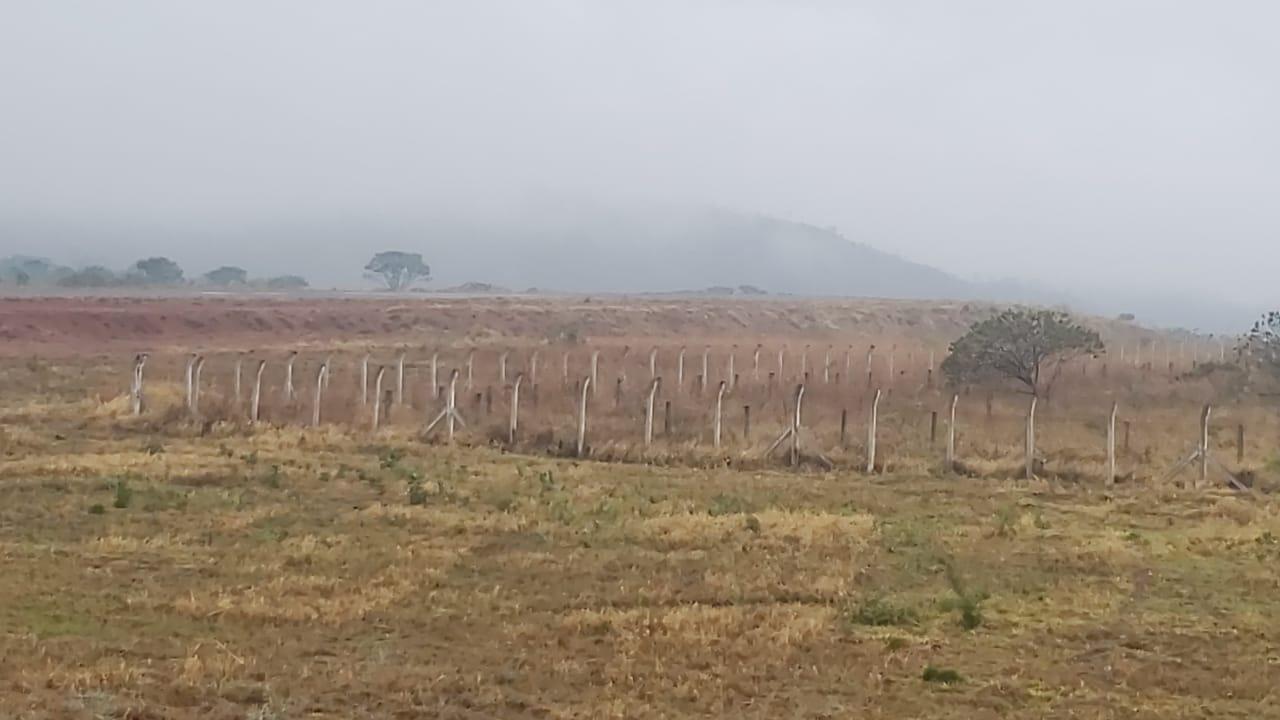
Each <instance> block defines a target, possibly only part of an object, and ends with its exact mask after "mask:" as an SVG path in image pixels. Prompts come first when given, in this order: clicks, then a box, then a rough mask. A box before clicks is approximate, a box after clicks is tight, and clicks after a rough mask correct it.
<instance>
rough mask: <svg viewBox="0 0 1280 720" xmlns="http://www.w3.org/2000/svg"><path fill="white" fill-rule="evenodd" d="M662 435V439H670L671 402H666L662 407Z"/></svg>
mask: <svg viewBox="0 0 1280 720" xmlns="http://www.w3.org/2000/svg"><path fill="white" fill-rule="evenodd" d="M662 435H663V437H671V401H670V400H668V401H666V403H665V404H663V406H662Z"/></svg>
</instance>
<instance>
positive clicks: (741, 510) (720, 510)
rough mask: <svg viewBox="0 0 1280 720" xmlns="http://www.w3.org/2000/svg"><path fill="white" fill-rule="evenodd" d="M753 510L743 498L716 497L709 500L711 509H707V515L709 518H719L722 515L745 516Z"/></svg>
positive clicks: (722, 495)
mask: <svg viewBox="0 0 1280 720" xmlns="http://www.w3.org/2000/svg"><path fill="white" fill-rule="evenodd" d="M752 510H754V508H753V507H752V506H751V503H749V502H747V501H746V499H745V498H741V497H738V496H737V495H724V494H720V495H716V496H715V497H713V498H711V507H709V508H707V514H708V515H710V516H711V517H720V516H722V515H745V514H747V513H749V512H751V511H752Z"/></svg>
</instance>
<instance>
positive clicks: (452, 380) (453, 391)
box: [444, 368, 474, 444]
mask: <svg viewBox="0 0 1280 720" xmlns="http://www.w3.org/2000/svg"><path fill="white" fill-rule="evenodd" d="M445 402H446V403H447V406H448V407H447V409H448V411H449V413H448V418H447V419H446V420H445V423H444V426H445V431H446V434H447V435H448V438H449V443H450V444H453V433H454V431H455V430H456V427H455V423H456V420H457V418H458V369H457V368H454V369H453V372H451V373H449V397H448V398H447V399H446V401H445ZM473 419H474V416H473Z"/></svg>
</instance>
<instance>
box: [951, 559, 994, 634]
mask: <svg viewBox="0 0 1280 720" xmlns="http://www.w3.org/2000/svg"><path fill="white" fill-rule="evenodd" d="M946 573H947V583H948V584H949V585H951V592H952V593H954V594H955V597H953V598H950V599H948V600H947V601H946V602H945V603H943V607H944V608H945V609H947V610H957V611H959V613H960V627H962V628H964V629H965V630H976V629H978V628H979V627H981V626H982V623H983V616H982V603H983V602H984V601H985V600H986V599H987V597H988V596H987V594H986V593H985V592H982V591H973V590H970V589H968V588H967V587H966V586H965V583H964V579H963V578H961V577H960V573H959V571H957V570H956V567H955V564H953V563H950V562H948V563H947V564H946Z"/></svg>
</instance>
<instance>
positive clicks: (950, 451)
mask: <svg viewBox="0 0 1280 720" xmlns="http://www.w3.org/2000/svg"><path fill="white" fill-rule="evenodd" d="M959 403H960V396H959V395H958V394H957V395H952V396H951V421H950V422H948V423H947V472H952V471H953V470H955V469H956V405H958V404H959Z"/></svg>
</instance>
